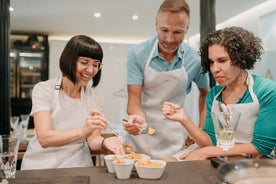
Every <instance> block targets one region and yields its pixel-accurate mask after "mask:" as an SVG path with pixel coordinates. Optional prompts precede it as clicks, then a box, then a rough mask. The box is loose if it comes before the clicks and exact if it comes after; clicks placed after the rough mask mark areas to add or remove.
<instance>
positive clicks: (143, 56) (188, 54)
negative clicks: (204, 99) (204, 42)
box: [127, 36, 209, 93]
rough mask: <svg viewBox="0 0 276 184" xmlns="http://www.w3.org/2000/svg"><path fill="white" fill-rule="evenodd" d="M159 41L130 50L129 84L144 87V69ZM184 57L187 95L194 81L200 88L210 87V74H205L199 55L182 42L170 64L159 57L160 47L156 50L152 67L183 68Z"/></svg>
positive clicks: (146, 43)
mask: <svg viewBox="0 0 276 184" xmlns="http://www.w3.org/2000/svg"><path fill="white" fill-rule="evenodd" d="M156 39H157V36H155V37H154V38H152V39H150V40H147V41H145V42H142V43H140V44H137V45H135V46H133V47H131V48H130V49H129V52H128V56H127V84H128V85H143V83H144V68H145V65H146V62H147V59H148V57H149V55H150V52H151V49H152V48H153V45H154V43H155V41H156ZM183 57H184V63H183V66H184V67H185V69H186V72H187V75H188V83H187V89H186V91H187V93H189V92H190V91H191V87H192V81H193V82H195V83H196V84H197V86H198V87H199V88H208V87H209V76H208V73H205V74H203V73H202V68H201V62H200V56H199V54H198V53H197V52H196V51H195V50H194V49H193V48H191V47H190V46H189V45H188V44H186V43H185V42H182V43H181V45H180V46H179V48H178V51H177V55H176V57H175V58H174V59H173V62H172V63H171V64H169V63H168V62H167V61H166V60H165V59H164V58H163V57H161V56H160V55H159V52H158V47H156V49H155V50H154V53H153V56H152V59H151V62H150V67H151V68H153V69H154V70H156V71H169V70H175V69H178V68H180V67H182V58H183Z"/></svg>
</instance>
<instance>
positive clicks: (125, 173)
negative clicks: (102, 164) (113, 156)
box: [113, 159, 134, 179]
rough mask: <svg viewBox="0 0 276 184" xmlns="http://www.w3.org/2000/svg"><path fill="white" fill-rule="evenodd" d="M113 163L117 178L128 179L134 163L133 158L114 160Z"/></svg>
mask: <svg viewBox="0 0 276 184" xmlns="http://www.w3.org/2000/svg"><path fill="white" fill-rule="evenodd" d="M118 161H119V162H118ZM113 165H114V169H115V173H116V176H117V178H118V179H128V178H129V177H130V174H131V171H132V168H133V165H134V160H128V159H120V160H114V161H113Z"/></svg>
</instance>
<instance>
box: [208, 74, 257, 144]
mask: <svg viewBox="0 0 276 184" xmlns="http://www.w3.org/2000/svg"><path fill="white" fill-rule="evenodd" d="M246 83H247V85H248V90H249V93H250V95H251V98H252V100H253V102H251V103H241V104H228V105H227V108H228V109H229V111H233V110H235V111H237V112H241V117H240V121H239V124H238V127H237V130H236V133H235V143H250V142H251V140H252V136H253V131H254V125H255V122H256V118H257V115H258V112H259V109H260V104H259V101H258V99H257V97H256V95H255V93H254V92H253V85H254V80H253V77H252V76H251V74H249V73H248V77H247V80H246ZM223 89H224V88H223ZM223 89H222V90H221V91H220V92H219V93H218V94H217V95H216V96H215V97H214V100H213V105H212V109H211V111H212V112H216V111H219V102H218V101H217V100H216V99H217V97H218V96H219V95H220V94H221V93H222V91H223Z"/></svg>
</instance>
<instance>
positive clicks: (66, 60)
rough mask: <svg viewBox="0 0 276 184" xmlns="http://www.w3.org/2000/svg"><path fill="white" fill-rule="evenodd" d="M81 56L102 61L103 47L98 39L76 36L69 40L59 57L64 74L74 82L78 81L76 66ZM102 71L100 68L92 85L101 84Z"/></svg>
mask: <svg viewBox="0 0 276 184" xmlns="http://www.w3.org/2000/svg"><path fill="white" fill-rule="evenodd" d="M79 57H88V58H91V59H95V60H99V61H100V62H101V63H102V59H103V50H102V47H101V46H100V44H99V43H98V42H97V41H95V40H94V39H92V38H90V37H88V36H85V35H77V36H74V37H72V38H71V39H70V40H69V41H68V42H67V44H66V46H65V48H64V50H63V52H62V54H61V56H60V59H59V67H60V70H61V72H62V76H66V77H68V78H69V79H70V80H71V81H72V82H73V83H74V84H76V82H77V79H76V66H77V60H78V58H79ZM101 71H102V70H99V71H98V73H97V74H96V75H95V76H94V77H93V79H92V80H93V84H92V87H96V86H97V85H98V84H99V82H100V79H101Z"/></svg>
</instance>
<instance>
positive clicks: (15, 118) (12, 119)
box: [10, 116, 20, 134]
mask: <svg viewBox="0 0 276 184" xmlns="http://www.w3.org/2000/svg"><path fill="white" fill-rule="evenodd" d="M19 118H20V117H19V116H11V117H10V125H11V128H12V130H13V134H17V128H18V123H19Z"/></svg>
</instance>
